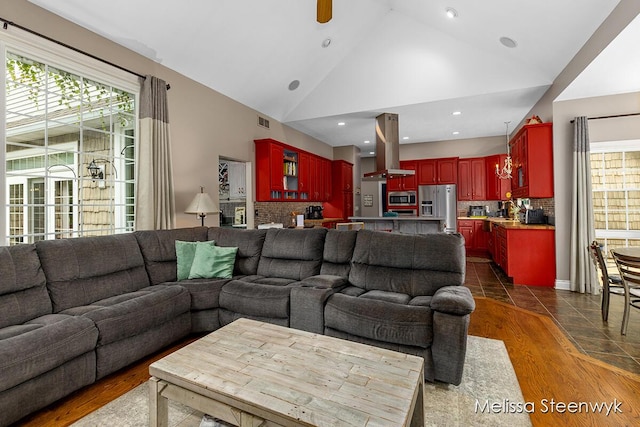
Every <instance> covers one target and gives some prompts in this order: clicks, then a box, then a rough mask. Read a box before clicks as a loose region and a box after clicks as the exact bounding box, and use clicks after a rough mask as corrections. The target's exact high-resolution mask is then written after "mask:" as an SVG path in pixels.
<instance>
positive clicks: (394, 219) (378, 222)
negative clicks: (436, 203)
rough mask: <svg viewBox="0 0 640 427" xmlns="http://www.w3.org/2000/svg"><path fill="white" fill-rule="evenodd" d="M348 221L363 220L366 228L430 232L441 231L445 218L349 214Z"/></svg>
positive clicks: (410, 232) (413, 232)
mask: <svg viewBox="0 0 640 427" xmlns="http://www.w3.org/2000/svg"><path fill="white" fill-rule="evenodd" d="M349 221H352V222H363V223H364V228H365V229H366V230H375V231H390V232H394V233H404V234H431V233H439V232H442V230H443V229H444V221H445V219H444V218H437V217H436V218H434V217H420V216H350V217H349Z"/></svg>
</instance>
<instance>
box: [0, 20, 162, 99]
mask: <svg viewBox="0 0 640 427" xmlns="http://www.w3.org/2000/svg"><path fill="white" fill-rule="evenodd" d="M0 21H1V22H2V29H3V30H6V29H7V28H8V27H9V25H11V26H12V27H16V28H19V29H21V30H22V31H26V32H27V33H30V34H33V35H35V36H38V37H41V38H43V39H45V40H48V41H50V42H52V43H55V44H57V45H60V46H63V47H66V48H67V49H71V50H73V51H74V52H77V53H81V54H82V55H85V56H88V57H89V58H92V59H95V60H96V61H100V62H102V63H103V64H107V65H110V66H112V67H115V68H117V69H119V70H122V71H125V72H127V73H129V74H133V75H134V76H138V77H140V78H141V79H143V80H144V79H146V76H144V75H142V74H140V73H136V72H135V71H132V70H129V69H128V68H124V67H123V66H121V65H118V64H114V63H113V62H110V61H107V60H106V59H103V58H100V57H98V56H96V55H93V54H91V53H89V52H85V51H84V50H80V49H78V48H77V47H73V46H70V45H68V44H66V43H64V42H61V41H59V40H56V39H53V38H51V37H49V36H46V35H44V34H42V33H39V32H37V31H34V30H32V29H30V28H27V27H23V26H22V25H20V24H16V23H15V22H12V21H9V20H7V19H4V18H2V17H0ZM169 89H171V85H170V84H169V83H167V90H169Z"/></svg>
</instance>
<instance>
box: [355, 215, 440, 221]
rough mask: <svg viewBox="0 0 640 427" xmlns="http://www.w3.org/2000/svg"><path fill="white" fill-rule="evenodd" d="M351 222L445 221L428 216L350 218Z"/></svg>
mask: <svg viewBox="0 0 640 427" xmlns="http://www.w3.org/2000/svg"><path fill="white" fill-rule="evenodd" d="M349 220H351V221H444V218H441V217H426V216H350V217H349Z"/></svg>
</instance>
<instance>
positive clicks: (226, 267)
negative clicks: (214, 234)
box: [189, 245, 238, 279]
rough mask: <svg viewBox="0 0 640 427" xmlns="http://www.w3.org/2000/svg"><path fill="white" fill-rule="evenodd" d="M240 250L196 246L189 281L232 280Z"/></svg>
mask: <svg viewBox="0 0 640 427" xmlns="http://www.w3.org/2000/svg"><path fill="white" fill-rule="evenodd" d="M237 253H238V248H236V247H223V246H208V245H198V246H196V253H195V256H194V257H193V264H192V265H191V271H190V272H189V279H212V278H214V277H217V278H220V279H231V277H233V266H234V265H235V263H236V254H237Z"/></svg>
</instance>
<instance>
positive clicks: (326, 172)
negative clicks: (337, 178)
mask: <svg viewBox="0 0 640 427" xmlns="http://www.w3.org/2000/svg"><path fill="white" fill-rule="evenodd" d="M320 164H321V167H322V172H321V177H320V179H321V180H322V186H321V191H320V201H322V202H327V201H329V200H331V182H332V179H331V160H329V159H325V158H323V157H321V158H320Z"/></svg>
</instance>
